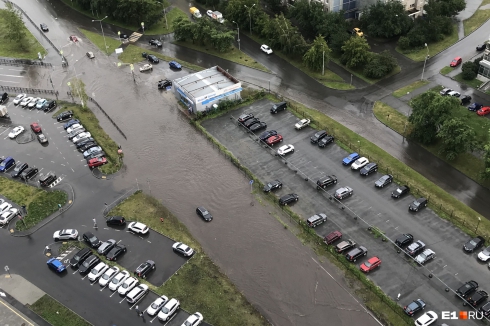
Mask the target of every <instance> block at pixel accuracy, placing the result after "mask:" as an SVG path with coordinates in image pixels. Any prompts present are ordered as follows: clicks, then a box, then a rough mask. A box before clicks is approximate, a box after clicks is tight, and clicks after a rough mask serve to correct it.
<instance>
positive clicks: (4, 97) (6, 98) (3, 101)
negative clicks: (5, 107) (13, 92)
mask: <svg viewBox="0 0 490 326" xmlns="http://www.w3.org/2000/svg"><path fill="white" fill-rule="evenodd" d="M8 99H9V94H8V93H3V94H2V98H0V104H3V103H5V102H7V101H8Z"/></svg>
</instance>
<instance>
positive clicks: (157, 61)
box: [147, 54, 160, 63]
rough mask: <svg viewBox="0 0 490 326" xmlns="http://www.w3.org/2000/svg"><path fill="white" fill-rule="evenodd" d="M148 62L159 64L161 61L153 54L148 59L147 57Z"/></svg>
mask: <svg viewBox="0 0 490 326" xmlns="http://www.w3.org/2000/svg"><path fill="white" fill-rule="evenodd" d="M147 59H148V61H150V62H151V63H159V62H160V59H158V58H157V57H156V56H154V55H153V54H149V55H148V57H147Z"/></svg>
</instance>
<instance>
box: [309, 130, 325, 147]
mask: <svg viewBox="0 0 490 326" xmlns="http://www.w3.org/2000/svg"><path fill="white" fill-rule="evenodd" d="M326 136H327V132H326V131H325V130H320V131H318V132H317V133H315V134H314V135H313V136H311V137H310V141H311V143H312V144H316V143H318V142H319V141H320V140H321V139H322V138H323V137H326Z"/></svg>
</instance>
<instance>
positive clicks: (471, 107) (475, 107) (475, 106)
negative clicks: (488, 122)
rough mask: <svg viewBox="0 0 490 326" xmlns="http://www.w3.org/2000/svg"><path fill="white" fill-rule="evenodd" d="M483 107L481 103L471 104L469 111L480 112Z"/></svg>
mask: <svg viewBox="0 0 490 326" xmlns="http://www.w3.org/2000/svg"><path fill="white" fill-rule="evenodd" d="M482 107H483V105H482V104H479V103H471V104H470V106H468V110H469V111H474V112H476V111H478V110H480V109H481V108H482Z"/></svg>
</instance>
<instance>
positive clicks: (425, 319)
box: [415, 311, 439, 326]
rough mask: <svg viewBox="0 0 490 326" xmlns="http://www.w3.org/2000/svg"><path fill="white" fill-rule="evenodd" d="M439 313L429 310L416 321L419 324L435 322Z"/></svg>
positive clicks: (426, 325)
mask: <svg viewBox="0 0 490 326" xmlns="http://www.w3.org/2000/svg"><path fill="white" fill-rule="evenodd" d="M437 318H439V317H437V314H436V313H435V312H434V311H428V312H426V313H425V314H423V315H422V316H420V317H419V318H417V320H416V321H415V325H417V326H428V325H431V324H433V323H434V322H435V321H436V320H437Z"/></svg>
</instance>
